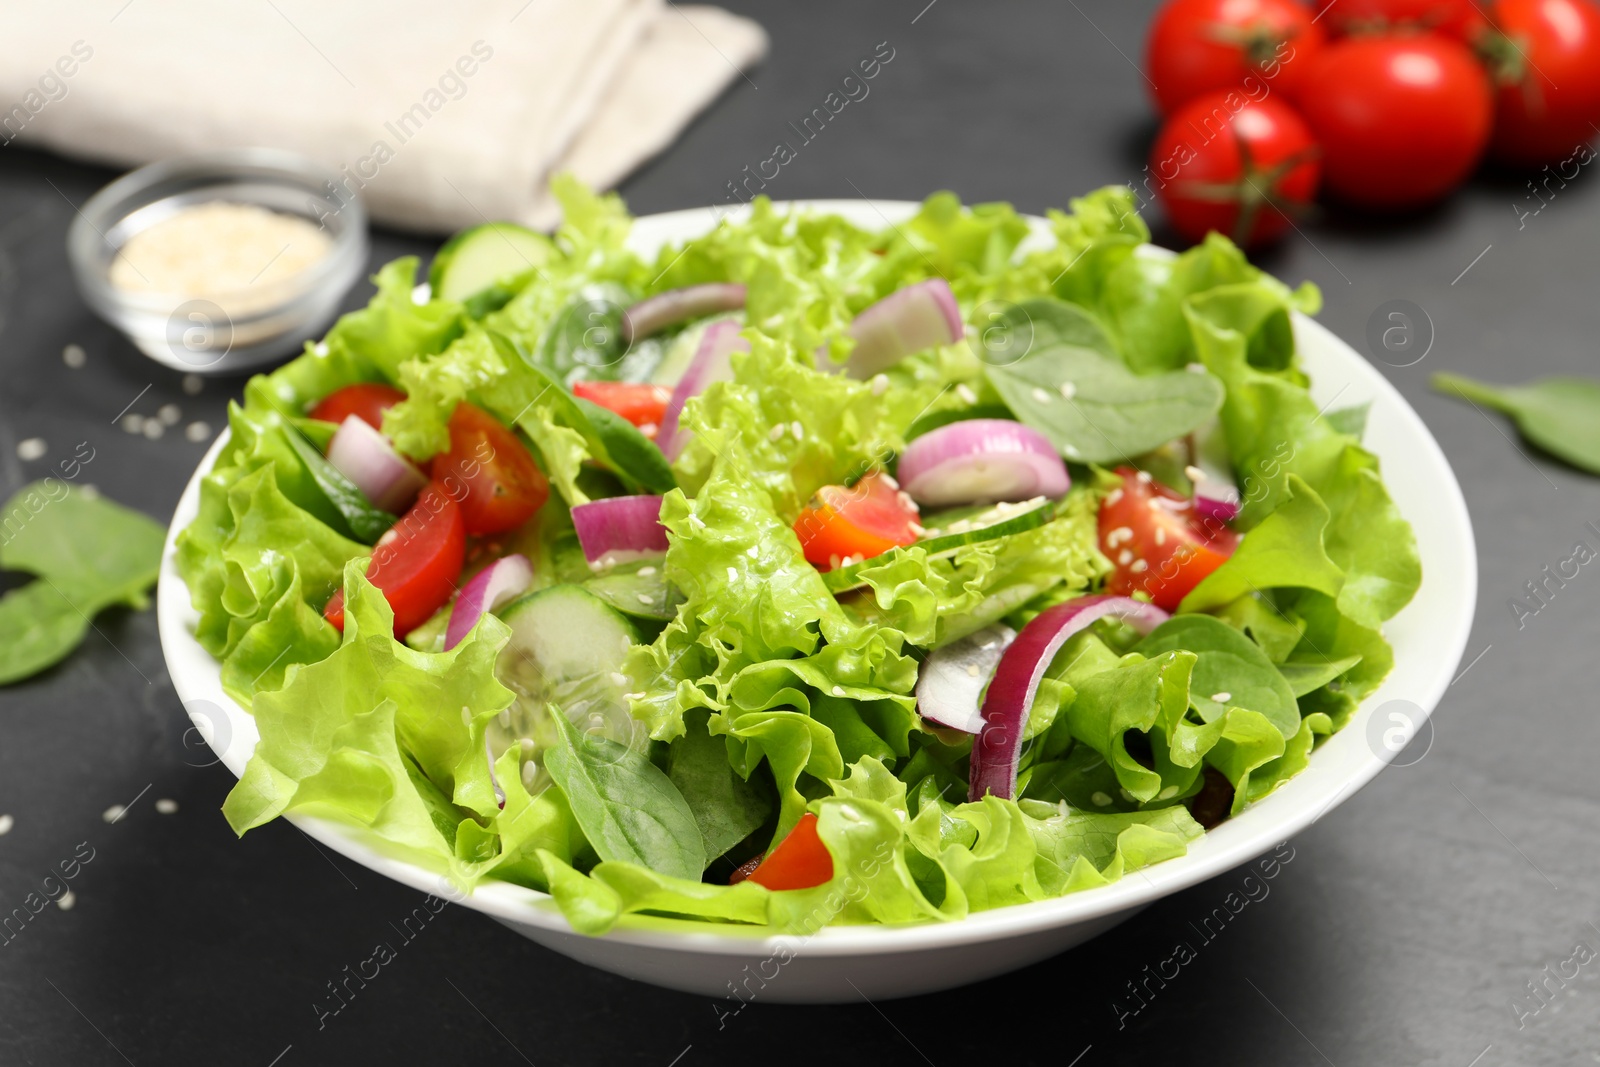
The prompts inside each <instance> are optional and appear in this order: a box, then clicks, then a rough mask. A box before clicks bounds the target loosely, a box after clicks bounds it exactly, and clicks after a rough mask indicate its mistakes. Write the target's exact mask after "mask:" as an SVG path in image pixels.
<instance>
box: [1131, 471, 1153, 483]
mask: <svg viewBox="0 0 1600 1067" xmlns="http://www.w3.org/2000/svg"><path fill="white" fill-rule="evenodd" d="M1134 477H1135V478H1137V479H1138V480H1139V484H1140V485H1149V484H1150V483H1151V482H1152V481H1154V480H1155V479H1153V478H1151V477H1150V472H1149V471H1140V472H1139V473H1138V474H1135V475H1134Z"/></svg>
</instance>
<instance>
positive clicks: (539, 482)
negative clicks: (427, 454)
mask: <svg viewBox="0 0 1600 1067" xmlns="http://www.w3.org/2000/svg"><path fill="white" fill-rule="evenodd" d="M433 480H434V481H435V482H437V483H438V484H439V485H441V486H443V487H444V489H445V491H446V492H447V493H448V494H449V495H450V496H452V497H454V498H455V500H456V501H457V502H459V503H460V505H461V519H462V522H463V523H465V525H466V530H467V533H469V534H472V535H474V536H481V535H484V534H496V533H504V532H505V531H506V530H510V529H513V528H515V527H517V526H521V525H522V524H523V523H525V522H527V521H528V520H529V519H531V518H533V516H534V515H535V514H537V513H538V511H539V509H540V508H541V507H543V506H544V502H545V501H546V500H548V499H549V498H550V482H549V480H548V479H546V478H545V476H544V472H543V471H541V470H540V469H539V465H538V464H536V463H535V462H534V461H533V454H532V453H530V452H529V451H528V450H527V449H526V448H525V447H523V444H522V442H521V441H519V440H517V435H516V434H514V433H512V432H511V431H510V430H508V429H506V428H505V427H504V426H503V425H501V423H500V420H498V419H496V418H495V417H494V416H493V415H491V414H489V413H488V412H487V411H484V410H483V409H482V408H478V407H474V406H473V405H471V404H467V403H461V404H457V405H456V410H455V411H454V412H453V413H452V414H451V416H450V449H449V451H446V452H441V453H440V454H439V455H437V456H434V457H433Z"/></svg>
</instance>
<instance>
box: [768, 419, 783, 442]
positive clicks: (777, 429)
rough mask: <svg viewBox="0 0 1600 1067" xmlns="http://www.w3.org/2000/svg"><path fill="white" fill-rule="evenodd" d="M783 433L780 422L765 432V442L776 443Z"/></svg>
mask: <svg viewBox="0 0 1600 1067" xmlns="http://www.w3.org/2000/svg"><path fill="white" fill-rule="evenodd" d="M783 431H784V425H783V423H781V422H780V423H778V424H777V425H776V426H774V427H773V428H772V429H770V430H768V431H767V440H769V441H776V440H777V439H778V438H780V437H782V436H783Z"/></svg>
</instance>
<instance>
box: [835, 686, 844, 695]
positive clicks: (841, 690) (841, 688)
mask: <svg viewBox="0 0 1600 1067" xmlns="http://www.w3.org/2000/svg"><path fill="white" fill-rule="evenodd" d="M833 695H834V696H836V697H842V696H844V686H842V685H836V686H834V687H833Z"/></svg>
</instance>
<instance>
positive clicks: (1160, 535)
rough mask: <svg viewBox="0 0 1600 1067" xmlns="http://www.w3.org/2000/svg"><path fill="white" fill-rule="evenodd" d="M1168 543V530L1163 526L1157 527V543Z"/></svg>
mask: <svg viewBox="0 0 1600 1067" xmlns="http://www.w3.org/2000/svg"><path fill="white" fill-rule="evenodd" d="M1166 543H1167V531H1165V530H1163V529H1162V528H1161V527H1159V526H1157V527H1156V544H1158V545H1164V544H1166Z"/></svg>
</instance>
